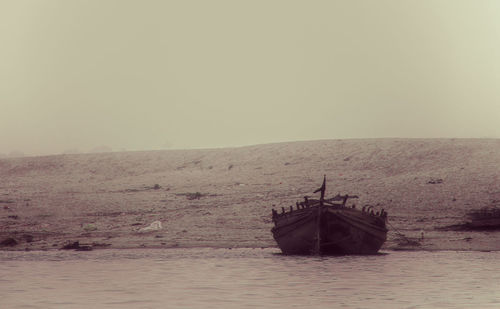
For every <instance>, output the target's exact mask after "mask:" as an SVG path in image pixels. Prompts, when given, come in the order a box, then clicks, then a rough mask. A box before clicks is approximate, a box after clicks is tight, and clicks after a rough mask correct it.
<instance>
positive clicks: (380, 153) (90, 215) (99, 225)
mask: <svg viewBox="0 0 500 309" xmlns="http://www.w3.org/2000/svg"><path fill="white" fill-rule="evenodd" d="M498 154H500V140H498V139H373V140H372V139H367V140H324V141H309V142H294V143H280V144H267V145H256V146H250V147H241V148H228V149H207V150H175V151H174V150H171V151H168V150H166V151H149V152H120V153H102V154H79V155H56V156H44V157H26V158H6V159H0V250H52V249H61V248H63V247H64V246H67V245H71V244H74V243H75V242H78V244H79V246H81V247H82V248H83V247H85V246H86V247H88V248H90V249H99V248H177V247H183V248H185V247H216V248H238V247H249V248H262V247H263V248H269V247H275V246H276V244H275V242H274V240H273V239H272V234H271V232H270V229H271V227H272V222H271V209H272V208H273V205H275V207H276V208H281V207H282V206H283V207H289V205H293V204H295V201H297V200H301V199H302V198H303V196H305V195H312V192H313V190H314V189H316V188H317V186H318V185H319V184H320V182H321V181H322V176H323V174H326V176H327V181H328V189H327V190H330V191H329V192H327V194H337V193H348V194H356V195H358V196H360V199H359V200H358V201H357V202H356V203H357V204H358V206H361V205H372V206H374V207H375V208H376V209H381V208H384V209H385V210H386V211H388V213H389V223H390V226H389V228H390V232H389V234H388V240H387V242H386V244H385V245H384V247H383V250H384V249H385V250H477V251H489V250H493V251H497V250H500V232H497V231H496V230H490V231H474V230H469V231H468V230H450V229H448V230H446V229H443V227H446V226H452V225H460V224H464V223H466V220H467V214H468V213H470V212H471V211H473V210H479V209H481V208H483V207H490V208H499V207H500V156H499V155H498ZM155 222H157V223H156V225H155ZM158 222H159V223H158ZM76 249H77V248H76ZM82 250H84V249H82Z"/></svg>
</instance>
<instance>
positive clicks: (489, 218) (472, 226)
mask: <svg viewBox="0 0 500 309" xmlns="http://www.w3.org/2000/svg"><path fill="white" fill-rule="evenodd" d="M466 217H467V218H468V220H467V221H466V222H465V223H460V224H453V225H448V226H445V227H439V228H437V229H438V230H445V231H446V230H447V231H497V230H500V208H498V207H483V208H480V209H475V210H471V211H469V212H468V213H467V216H466Z"/></svg>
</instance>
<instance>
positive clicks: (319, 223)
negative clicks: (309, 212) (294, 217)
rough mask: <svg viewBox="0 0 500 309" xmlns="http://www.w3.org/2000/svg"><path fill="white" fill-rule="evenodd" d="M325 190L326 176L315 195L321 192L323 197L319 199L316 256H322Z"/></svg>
mask: <svg viewBox="0 0 500 309" xmlns="http://www.w3.org/2000/svg"><path fill="white" fill-rule="evenodd" d="M325 188H326V175H324V176H323V184H322V185H321V188H319V189H317V190H316V191H314V193H316V192H321V197H320V198H319V205H318V215H317V216H316V244H315V246H314V254H316V255H320V254H321V212H322V208H323V202H324V200H325Z"/></svg>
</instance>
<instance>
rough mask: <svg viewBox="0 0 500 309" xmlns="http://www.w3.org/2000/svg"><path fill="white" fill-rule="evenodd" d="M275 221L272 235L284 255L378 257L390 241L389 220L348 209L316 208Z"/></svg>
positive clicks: (284, 216) (300, 210)
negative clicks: (355, 255)
mask: <svg viewBox="0 0 500 309" xmlns="http://www.w3.org/2000/svg"><path fill="white" fill-rule="evenodd" d="M320 212H321V214H320ZM318 216H319V220H318ZM274 221H275V227H274V228H273V229H272V233H273V236H274V239H275V240H276V242H277V243H278V246H279V247H280V249H281V251H282V252H283V253H284V254H313V253H316V254H329V255H335V254H339V255H342V254H375V253H377V252H378V250H379V249H380V247H382V245H383V244H384V242H385V240H386V237H387V228H386V226H385V218H383V217H380V216H374V215H370V214H369V213H366V212H362V211H360V210H356V209H353V208H346V207H337V206H321V208H320V206H314V207H309V208H304V209H299V210H294V211H292V212H289V213H286V214H283V215H279V218H275V220H274ZM318 235H319V247H318Z"/></svg>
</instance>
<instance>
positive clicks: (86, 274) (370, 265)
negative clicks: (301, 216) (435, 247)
mask: <svg viewBox="0 0 500 309" xmlns="http://www.w3.org/2000/svg"><path fill="white" fill-rule="evenodd" d="M0 262H1V264H0V307H1V308H499V307H500V272H499V271H498V269H500V252H477V251H470V252H455V251H440V252H423V251H420V252H418V251H414V252H403V251H386V252H383V253H382V254H379V255H375V256H344V257H297V256H283V255H281V254H279V251H278V250H276V249H233V250H229V249H210V248H205V249H199V248H197V249H166V250H96V251H91V252H72V251H70V252H68V251H47V252H41V251H40V252H0Z"/></svg>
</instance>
